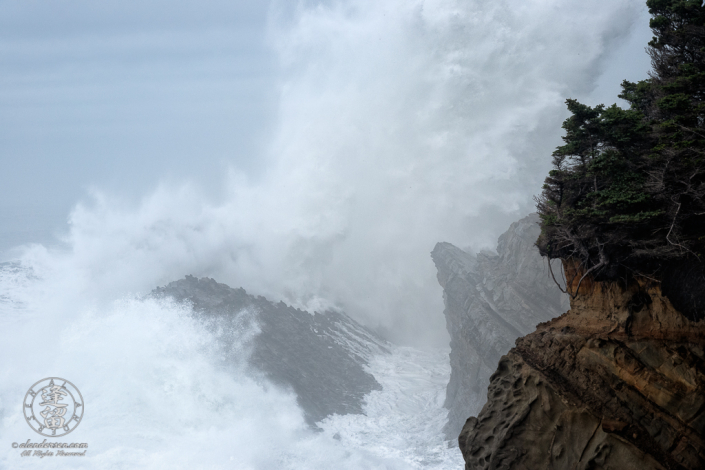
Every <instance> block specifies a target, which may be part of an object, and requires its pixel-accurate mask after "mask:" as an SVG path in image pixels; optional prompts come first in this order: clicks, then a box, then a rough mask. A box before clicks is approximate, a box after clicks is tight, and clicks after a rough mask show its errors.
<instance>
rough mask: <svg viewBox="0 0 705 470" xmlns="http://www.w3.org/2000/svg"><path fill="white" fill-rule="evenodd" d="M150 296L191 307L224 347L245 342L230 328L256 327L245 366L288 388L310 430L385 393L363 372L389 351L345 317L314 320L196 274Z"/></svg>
mask: <svg viewBox="0 0 705 470" xmlns="http://www.w3.org/2000/svg"><path fill="white" fill-rule="evenodd" d="M151 295H152V296H155V297H167V296H168V297H172V298H173V299H174V300H176V301H178V302H189V303H190V304H191V305H192V306H193V310H194V314H195V315H197V316H198V317H199V318H201V319H203V320H204V321H205V322H206V323H207V324H208V325H210V327H211V329H213V330H214V332H216V333H217V334H216V337H218V339H219V340H221V341H222V342H225V343H227V342H228V341H235V340H237V341H242V340H243V336H242V334H240V335H236V338H235V339H233V338H232V336H229V335H228V334H227V331H228V330H233V329H234V330H238V331H241V332H242V331H243V330H248V329H249V330H252V329H255V330H256V334H254V335H252V337H251V338H250V342H251V344H250V345H249V346H250V348H249V349H250V354H249V365H250V366H251V367H253V368H254V369H256V370H257V371H260V372H261V373H264V375H265V376H266V377H267V378H268V379H269V380H271V381H272V382H274V383H276V384H279V385H281V386H284V387H291V389H293V391H294V392H296V396H297V401H298V403H299V405H300V406H301V408H302V409H303V410H304V414H305V417H306V420H307V422H308V423H309V424H310V425H311V426H313V427H316V426H315V423H316V422H318V421H320V420H322V419H323V418H325V417H326V416H328V415H331V414H334V413H335V414H348V413H362V411H363V410H362V405H363V399H364V396H365V395H366V394H368V393H370V392H371V391H372V390H381V388H382V387H381V386H380V384H379V383H378V382H377V381H376V380H375V378H374V377H373V376H372V375H371V374H370V373H368V372H366V370H365V368H364V367H365V366H366V365H367V363H368V360H369V358H370V357H371V356H372V355H373V354H382V353H385V352H388V349H387V347H386V342H385V341H384V340H383V339H381V338H379V337H377V336H376V335H375V334H374V333H372V332H370V331H369V330H367V329H366V328H364V327H363V326H361V325H360V324H358V323H357V322H355V321H354V320H353V319H351V318H350V317H348V316H347V315H345V314H343V313H339V312H334V311H326V312H324V313H315V314H311V313H308V312H305V311H302V310H298V309H295V308H293V307H290V306H287V305H285V304H284V303H283V302H279V303H273V302H270V301H268V300H267V299H265V298H264V297H255V296H252V295H249V294H247V292H245V290H244V289H232V288H230V287H228V286H227V285H225V284H219V283H217V282H216V281H214V280H213V279H209V278H203V279H197V278H195V277H193V276H186V278H185V279H181V280H179V281H176V282H172V283H170V284H168V285H167V286H165V287H159V288H157V289H155V290H154V291H153V292H152V294H151ZM224 332H225V333H224ZM235 349H236V353H237V352H241V349H238V348H235ZM226 350H232V348H226ZM233 359H239V358H233Z"/></svg>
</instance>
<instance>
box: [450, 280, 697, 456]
mask: <svg viewBox="0 0 705 470" xmlns="http://www.w3.org/2000/svg"><path fill="white" fill-rule="evenodd" d="M583 284H584V285H583V286H581V288H580V293H579V295H578V296H577V297H576V298H575V299H573V300H572V301H571V310H569V311H568V312H566V313H565V314H563V315H561V316H560V317H558V318H555V319H553V320H551V321H549V322H546V323H542V324H540V325H539V326H538V328H537V330H536V331H535V332H534V333H531V334H529V335H527V336H525V337H523V338H519V339H518V340H517V341H516V347H515V348H513V349H512V350H511V351H510V352H509V353H508V354H507V355H505V356H504V357H502V359H501V360H500V362H499V366H498V369H497V371H496V372H495V373H494V374H493V375H492V377H491V379H490V385H489V389H488V392H487V397H488V401H487V403H486V404H485V406H484V407H483V409H482V411H481V412H480V413H479V415H478V416H477V417H476V418H475V417H471V418H469V419H468V420H467V422H466V423H465V426H464V427H463V430H462V432H461V434H460V437H459V439H458V441H459V444H460V449H461V451H462V453H463V457H464V458H465V462H466V468H467V469H490V468H492V469H568V468H570V469H624V470H627V469H635V470H636V469H638V470H647V469H692V470H695V469H703V468H705V322H703V321H701V322H692V321H689V320H688V319H687V318H686V317H685V316H684V315H682V314H681V313H679V312H678V311H676V310H675V309H674V308H673V306H672V305H671V303H670V302H669V301H668V299H667V298H666V297H664V296H663V295H662V293H661V290H660V287H659V286H658V285H649V284H647V283H646V282H633V283H632V284H631V285H629V286H628V287H625V286H624V284H623V283H622V284H621V285H620V284H619V283H614V282H612V283H583Z"/></svg>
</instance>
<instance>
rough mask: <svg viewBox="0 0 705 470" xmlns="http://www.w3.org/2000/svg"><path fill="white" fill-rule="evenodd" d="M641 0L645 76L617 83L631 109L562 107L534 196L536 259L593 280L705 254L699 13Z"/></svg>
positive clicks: (702, 26) (704, 91)
mask: <svg viewBox="0 0 705 470" xmlns="http://www.w3.org/2000/svg"><path fill="white" fill-rule="evenodd" d="M646 3H647V6H648V7H649V12H650V13H651V15H652V19H651V22H650V26H651V29H652V31H653V33H654V38H653V39H652V40H651V42H649V54H650V55H651V58H652V64H653V70H652V71H651V73H650V78H648V79H646V80H642V81H640V82H637V83H632V82H629V81H626V80H625V81H624V82H622V93H621V94H620V95H619V97H620V98H622V99H624V100H625V101H627V102H628V103H629V109H622V108H620V107H618V106H617V105H612V106H609V107H606V106H604V105H599V106H595V107H590V106H587V105H584V104H581V103H579V102H578V101H576V100H572V99H569V100H567V101H566V104H567V106H568V110H569V111H570V113H571V116H570V117H569V118H568V119H566V121H565V122H564V123H563V129H564V130H565V136H564V137H563V140H564V145H562V146H560V147H558V148H557V149H556V150H555V151H554V152H553V169H552V170H551V171H550V172H549V174H548V176H547V178H546V181H545V183H544V185H543V191H542V194H541V196H540V197H539V198H537V209H538V212H539V215H540V216H541V221H542V222H541V227H542V233H541V236H540V237H539V240H538V241H537V246H538V247H539V249H540V250H541V252H542V254H544V255H546V256H549V257H551V258H563V259H573V260H577V261H579V262H580V263H581V264H582V265H583V266H584V270H585V271H587V270H591V271H592V272H593V274H594V275H596V276H597V277H603V278H620V277H623V276H624V275H625V272H626V271H629V272H641V273H645V272H647V271H648V272H650V273H653V272H654V271H655V270H656V271H657V270H658V267H659V266H660V264H661V263H663V262H668V261H669V260H677V259H684V258H689V259H696V260H701V259H703V258H702V257H703V256H705V245H704V240H705V238H703V234H704V233H705V199H704V198H705V101H704V100H705V8H703V6H702V1H701V0H697V1H696V0H648V1H647V2H646ZM625 270H626V271H625Z"/></svg>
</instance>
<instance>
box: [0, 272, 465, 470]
mask: <svg viewBox="0 0 705 470" xmlns="http://www.w3.org/2000/svg"><path fill="white" fill-rule="evenodd" d="M0 267H1V268H2V269H0V287H2V288H3V289H4V291H3V294H2V296H0V299H1V300H0V315H1V317H0V318H2V324H3V341H2V343H1V344H0V356H2V357H3V358H5V360H4V361H3V362H2V363H1V364H0V445H2V446H3V450H2V452H0V468H8V469H15V468H47V467H46V466H47V465H51V468H91V469H101V468H111V469H114V468H116V469H123V468H124V469H132V468H135V469H140V468H145V469H152V468H188V469H193V468H204V469H211V468H212V469H218V468H236V469H274V468H277V469H279V468H283V469H317V468H320V469H329V468H341V469H362V468H379V469H409V468H412V469H413V468H419V469H420V468H430V469H450V468H459V467H460V466H462V462H461V461H462V459H461V457H460V454H459V451H458V450H457V448H454V449H448V448H447V445H446V443H445V442H444V441H443V438H442V435H441V428H442V426H443V424H444V416H445V410H444V409H443V408H442V404H443V398H444V393H445V385H446V383H447V381H448V378H449V374H450V368H449V366H448V351H447V350H427V351H422V350H417V349H413V348H397V347H394V348H393V353H392V355H391V356H386V355H385V356H379V357H376V358H375V359H374V360H373V361H372V362H371V364H370V370H371V372H372V373H373V374H374V375H375V376H376V377H377V379H378V380H379V381H380V383H381V384H382V386H383V387H384V390H383V391H381V392H373V393H372V394H371V395H370V396H369V399H368V403H367V405H366V408H365V409H366V413H367V416H363V415H347V416H333V417H330V418H328V419H326V420H325V421H324V422H322V423H321V427H322V428H323V429H324V431H323V432H321V433H313V432H311V431H310V430H309V429H308V428H307V427H306V425H305V424H304V421H303V417H302V414H301V412H300V410H299V408H298V407H297V405H296V400H295V397H294V396H292V395H291V394H290V393H287V392H286V391H284V390H281V389H277V388H276V387H273V386H272V385H271V384H267V383H263V382H261V381H260V382H257V381H255V380H253V379H252V378H250V377H249V376H248V375H247V374H246V373H245V371H244V369H243V367H242V364H232V363H225V362H224V361H223V359H222V357H223V351H222V350H221V349H219V348H220V346H219V345H218V344H219V343H217V342H214V341H213V338H212V337H211V336H210V334H209V333H208V332H206V331H205V329H204V328H203V327H202V326H201V325H199V324H198V323H197V322H196V321H194V320H193V319H192V318H191V317H190V316H189V315H188V310H187V309H186V308H184V307H181V306H178V305H174V304H172V303H170V302H168V301H155V300H137V299H130V298H125V299H122V300H118V301H115V302H110V303H108V304H106V305H104V306H97V305H95V304H94V305H93V306H89V305H85V304H81V303H80V302H65V303H64V302H61V301H59V302H47V303H44V302H43V301H42V300H41V299H42V298H44V295H46V294H47V292H49V291H51V290H52V284H53V282H59V280H54V281H52V280H51V279H48V278H46V277H44V276H45V275H46V273H38V272H36V271H35V272H34V273H31V272H30V271H29V270H28V269H27V268H26V267H22V266H18V265H17V264H14V265H8V264H4V265H0ZM20 300H21V301H20ZM64 300H68V299H64ZM74 300H75V299H74ZM69 305H70V306H69ZM8 331H11V332H12V334H7V332H8ZM230 333H231V334H233V335H234V336H235V337H236V338H242V339H243V341H236V342H235V345H236V347H239V348H241V349H240V350H239V351H237V353H239V356H240V357H241V358H242V359H243V361H244V360H245V359H246V358H247V348H246V347H244V346H242V345H243V344H246V343H247V341H246V340H247V338H249V337H250V336H251V335H252V334H256V331H254V332H253V331H247V330H241V331H233V332H230ZM238 345H239V346H238ZM45 376H60V377H63V378H66V379H68V380H70V381H71V382H73V383H74V384H75V385H76V386H77V387H78V388H79V389H80V391H81V393H82V395H83V397H84V400H85V403H86V405H85V415H84V419H83V421H82V422H81V423H80V425H79V426H78V428H77V429H76V430H75V431H73V432H72V433H71V434H68V435H67V436H64V437H61V438H56V439H49V440H50V441H52V440H53V441H58V442H87V443H88V444H89V449H88V452H87V454H86V455H87V456H86V457H81V458H78V457H57V456H54V457H45V458H44V459H43V461H40V459H39V458H38V457H21V456H20V453H21V450H20V449H12V448H11V447H10V446H11V443H12V442H18V443H21V442H25V441H26V440H27V439H32V441H33V442H37V441H39V442H41V440H42V439H43V438H41V437H40V436H39V435H37V434H35V433H34V431H32V430H31V429H30V428H29V426H28V425H27V424H26V423H25V422H24V418H23V415H22V400H23V398H24V394H25V393H26V392H27V389H28V388H29V386H30V385H32V384H33V383H34V382H36V381H37V380H39V379H42V378H44V377H45ZM47 459H52V460H51V461H50V462H48V461H47Z"/></svg>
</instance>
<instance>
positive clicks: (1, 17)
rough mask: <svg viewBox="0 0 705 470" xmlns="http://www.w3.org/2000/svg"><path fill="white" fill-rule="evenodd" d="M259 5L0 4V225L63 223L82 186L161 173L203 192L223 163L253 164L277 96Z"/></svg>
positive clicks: (138, 182)
mask: <svg viewBox="0 0 705 470" xmlns="http://www.w3.org/2000/svg"><path fill="white" fill-rule="evenodd" d="M267 9H268V5H267V2H263V1H242V0H239V1H237V2H229V1H207V2H193V3H191V4H188V3H186V2H167V1H156V2H136V1H101V2H92V1H80V0H79V1H76V0H68V1H67V0H60V1H56V2H43V1H14V0H11V1H2V2H0V84H2V85H1V86H0V168H2V171H0V216H3V218H4V223H2V224H0V231H5V232H8V231H12V230H19V231H20V232H21V231H22V229H23V226H26V228H27V230H29V231H30V232H31V231H32V230H33V229H34V228H39V229H41V228H47V227H48V226H51V225H55V224H57V223H60V222H63V220H64V219H65V218H66V216H67V214H68V212H69V210H70V208H71V206H72V205H73V204H74V203H75V202H76V201H77V200H79V199H80V198H83V197H85V194H86V191H87V189H88V188H89V187H98V188H103V189H108V190H112V191H119V192H120V193H121V194H124V195H126V196H138V195H141V194H144V193H145V192H147V191H148V190H150V189H151V188H152V187H154V185H155V184H156V182H157V181H159V180H163V179H169V178H174V179H184V178H190V179H194V180H196V181H198V182H199V183H204V184H203V186H204V187H208V188H211V189H213V186H214V183H215V186H218V185H219V184H220V182H219V179H220V175H221V174H222V172H223V170H224V168H225V167H226V166H227V165H228V164H232V165H236V166H238V167H241V168H243V169H246V170H247V171H250V172H256V171H257V168H258V165H259V163H258V161H257V155H259V154H260V153H261V146H262V145H263V142H265V140H266V138H267V135H268V134H269V133H270V125H271V122H272V120H273V117H272V116H273V114H274V112H275V106H276V89H275V79H276V77H275V63H274V58H273V56H272V53H271V50H270V49H269V48H267V47H266V46H265V24H266V15H267ZM205 183H208V184H205ZM28 212H32V213H33V215H30V214H27V213H28ZM23 214H25V215H26V217H25V216H24V215H23ZM22 219H24V220H22ZM37 235H38V234H34V236H37ZM45 235H46V233H42V236H45ZM23 236H28V237H30V238H32V237H33V235H32V234H30V233H26V232H24V233H17V234H15V235H14V236H13V235H12V234H6V237H10V238H12V242H15V243H17V242H22V241H27V240H23V239H22V237H23ZM32 241H33V240H32ZM8 242H9V241H8ZM0 248H4V247H2V246H0Z"/></svg>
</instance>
